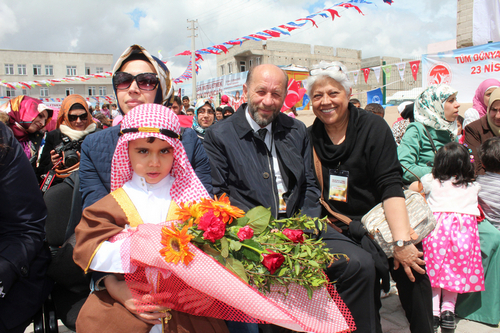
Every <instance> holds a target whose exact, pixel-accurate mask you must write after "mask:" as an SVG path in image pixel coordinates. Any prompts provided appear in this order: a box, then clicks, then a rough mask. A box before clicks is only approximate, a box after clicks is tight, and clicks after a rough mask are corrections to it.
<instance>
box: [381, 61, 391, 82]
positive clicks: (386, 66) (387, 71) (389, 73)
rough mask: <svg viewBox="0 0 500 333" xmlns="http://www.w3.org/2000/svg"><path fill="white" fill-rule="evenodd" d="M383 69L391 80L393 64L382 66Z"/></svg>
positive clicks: (386, 76)
mask: <svg viewBox="0 0 500 333" xmlns="http://www.w3.org/2000/svg"><path fill="white" fill-rule="evenodd" d="M382 69H383V70H384V73H385V78H386V79H387V81H389V80H390V79H391V71H392V65H385V66H382Z"/></svg>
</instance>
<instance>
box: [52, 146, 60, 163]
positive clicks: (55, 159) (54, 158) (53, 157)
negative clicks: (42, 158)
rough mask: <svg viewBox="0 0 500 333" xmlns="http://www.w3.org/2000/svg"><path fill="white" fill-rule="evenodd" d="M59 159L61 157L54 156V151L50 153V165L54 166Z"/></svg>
mask: <svg viewBox="0 0 500 333" xmlns="http://www.w3.org/2000/svg"><path fill="white" fill-rule="evenodd" d="M59 158H61V156H59V154H56V151H55V150H51V151H50V161H51V162H52V165H56V164H57V162H59Z"/></svg>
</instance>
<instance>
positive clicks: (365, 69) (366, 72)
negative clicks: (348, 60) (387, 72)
mask: <svg viewBox="0 0 500 333" xmlns="http://www.w3.org/2000/svg"><path fill="white" fill-rule="evenodd" d="M361 70H362V71H363V74H364V75H365V83H368V76H369V75H370V68H361Z"/></svg>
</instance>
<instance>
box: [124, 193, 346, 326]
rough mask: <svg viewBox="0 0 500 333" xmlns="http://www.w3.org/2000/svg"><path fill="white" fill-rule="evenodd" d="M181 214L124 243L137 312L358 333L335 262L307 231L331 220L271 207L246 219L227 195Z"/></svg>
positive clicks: (188, 205) (193, 205) (182, 208)
mask: <svg viewBox="0 0 500 333" xmlns="http://www.w3.org/2000/svg"><path fill="white" fill-rule="evenodd" d="M175 215H176V219H177V220H175V221H168V222H167V223H162V224H142V225H139V226H138V227H137V228H136V230H133V231H132V233H131V234H130V233H129V236H128V238H127V241H126V242H124V243H123V244H124V247H123V249H122V250H121V253H122V260H123V263H124V264H125V265H127V263H129V265H130V273H127V274H125V279H126V281H127V283H129V288H130V289H131V291H132V294H133V295H134V298H135V299H136V304H137V305H148V304H151V303H154V304H162V305H164V306H166V307H168V308H171V309H172V310H176V311H182V312H186V313H189V314H191V315H196V316H206V317H213V318H219V319H224V320H234V321H244V322H260V323H273V324H275V325H279V326H282V327H286V328H289V329H291V330H294V331H303V332H318V333H326V332H328V333H330V332H348V331H352V330H354V327H355V326H354V321H353V320H352V317H351V315H350V312H349V310H348V309H347V307H346V306H345V305H344V303H343V302H342V300H341V299H340V297H339V296H338V294H337V292H336V291H335V288H334V286H333V285H332V284H331V283H330V282H329V281H328V279H327V277H326V276H325V274H324V272H323V268H325V267H326V266H327V265H328V264H329V263H330V262H331V261H332V260H335V255H333V254H330V253H329V252H328V251H327V250H326V249H325V248H324V245H323V243H322V242H321V240H316V239H315V237H314V236H312V235H310V234H306V233H304V231H303V230H311V232H313V233H314V232H318V231H319V230H321V229H322V228H325V227H326V222H325V220H321V219H311V218H308V217H306V216H296V217H292V218H287V219H281V220H275V219H274V218H273V217H272V216H271V213H270V212H269V210H268V209H266V208H264V207H256V208H253V209H251V210H250V211H248V212H247V213H246V214H245V213H244V212H243V211H242V210H240V209H238V208H236V207H233V206H231V205H230V202H229V199H228V198H227V197H226V196H224V195H223V196H221V197H220V198H219V199H217V198H216V200H211V199H202V200H201V201H200V202H191V203H182V204H181V205H180V207H179V208H178V209H177V214H175ZM138 285H141V286H143V287H141V288H137V286H138ZM145 286H146V287H145Z"/></svg>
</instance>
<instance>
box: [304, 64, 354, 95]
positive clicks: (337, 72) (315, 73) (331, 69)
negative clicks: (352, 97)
mask: <svg viewBox="0 0 500 333" xmlns="http://www.w3.org/2000/svg"><path fill="white" fill-rule="evenodd" d="M309 74H310V76H309V77H308V78H307V83H306V89H307V93H308V94H311V90H312V87H313V86H314V83H315V82H316V80H317V79H319V78H323V77H329V78H332V79H334V80H335V81H337V82H338V83H340V84H341V85H342V87H344V90H345V92H346V94H349V91H350V89H351V87H352V83H351V81H349V77H348V76H347V67H345V65H344V64H343V63H341V62H340V61H332V62H326V61H320V63H319V64H317V65H314V66H313V67H312V69H311V71H310V72H309Z"/></svg>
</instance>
